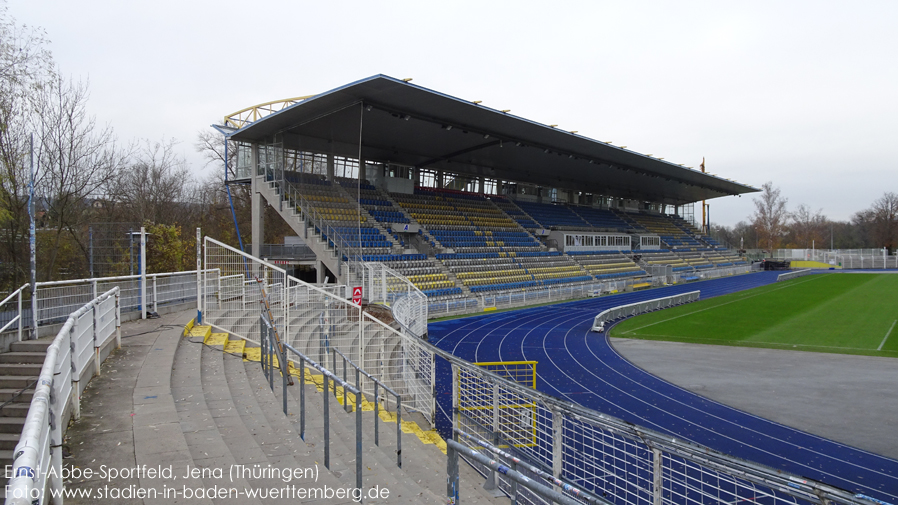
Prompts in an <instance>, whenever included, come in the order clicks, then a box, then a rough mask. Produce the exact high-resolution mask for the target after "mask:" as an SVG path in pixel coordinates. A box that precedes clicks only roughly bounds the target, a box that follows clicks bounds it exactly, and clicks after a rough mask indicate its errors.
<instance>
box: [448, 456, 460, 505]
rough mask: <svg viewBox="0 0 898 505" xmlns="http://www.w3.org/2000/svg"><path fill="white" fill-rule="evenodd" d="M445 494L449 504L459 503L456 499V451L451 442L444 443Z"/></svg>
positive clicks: (456, 504) (455, 504) (457, 504)
mask: <svg viewBox="0 0 898 505" xmlns="http://www.w3.org/2000/svg"><path fill="white" fill-rule="evenodd" d="M446 473H447V474H448V477H447V479H446V495H447V496H448V497H449V505H459V503H460V502H459V500H458V451H456V450H455V447H454V446H453V445H452V444H449V443H447V444H446Z"/></svg>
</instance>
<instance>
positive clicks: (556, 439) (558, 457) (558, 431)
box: [552, 409, 564, 479]
mask: <svg viewBox="0 0 898 505" xmlns="http://www.w3.org/2000/svg"><path fill="white" fill-rule="evenodd" d="M563 423H564V421H563V418H562V415H561V412H559V411H557V410H555V409H552V476H553V477H555V478H556V479H560V478H561V472H562V458H563V446H564V434H563V430H562V424H563Z"/></svg>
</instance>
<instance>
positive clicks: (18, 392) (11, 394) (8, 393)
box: [0, 387, 34, 403]
mask: <svg viewBox="0 0 898 505" xmlns="http://www.w3.org/2000/svg"><path fill="white" fill-rule="evenodd" d="M33 397H34V387H31V388H30V389H26V390H24V391H23V390H22V388H8V389H0V402H8V401H10V400H12V401H14V402H16V403H31V399H32V398H33Z"/></svg>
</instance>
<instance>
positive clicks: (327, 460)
mask: <svg viewBox="0 0 898 505" xmlns="http://www.w3.org/2000/svg"><path fill="white" fill-rule="evenodd" d="M321 377H322V378H323V380H324V467H325V468H327V469H328V470H330V468H331V434H330V426H329V425H328V423H329V422H330V407H329V405H330V398H328V396H329V395H330V391H328V389H329V388H330V384H329V382H330V379H329V378H328V376H327V374H326V373H322V374H321ZM335 386H336V384H335Z"/></svg>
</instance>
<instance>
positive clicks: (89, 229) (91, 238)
mask: <svg viewBox="0 0 898 505" xmlns="http://www.w3.org/2000/svg"><path fill="white" fill-rule="evenodd" d="M87 235H88V241H89V242H88V246H87V247H88V250H89V251H90V253H89V255H90V276H91V277H92V278H93V277H95V275H94V227H93V226H88V227H87Z"/></svg>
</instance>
